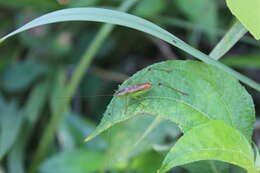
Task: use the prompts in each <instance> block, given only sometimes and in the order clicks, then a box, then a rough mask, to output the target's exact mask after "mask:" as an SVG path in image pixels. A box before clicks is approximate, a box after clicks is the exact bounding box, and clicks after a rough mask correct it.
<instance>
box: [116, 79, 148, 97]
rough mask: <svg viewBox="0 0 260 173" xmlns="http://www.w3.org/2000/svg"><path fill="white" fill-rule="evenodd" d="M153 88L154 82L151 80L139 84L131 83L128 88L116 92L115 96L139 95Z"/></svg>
mask: <svg viewBox="0 0 260 173" xmlns="http://www.w3.org/2000/svg"><path fill="white" fill-rule="evenodd" d="M151 88H152V84H151V83H149V82H146V83H142V84H139V85H130V86H128V87H126V88H123V89H121V90H118V91H116V92H115V96H117V97H127V96H130V95H132V96H139V95H142V94H143V93H145V92H147V91H148V90H150V89H151Z"/></svg>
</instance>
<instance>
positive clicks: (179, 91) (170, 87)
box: [158, 82, 189, 96]
mask: <svg viewBox="0 0 260 173" xmlns="http://www.w3.org/2000/svg"><path fill="white" fill-rule="evenodd" d="M158 86H164V87H166V88H169V89H171V90H173V91H176V92H178V93H180V94H182V95H184V96H188V95H189V94H187V93H185V92H183V91H181V90H179V89H176V88H175V87H172V86H170V85H168V84H163V83H161V82H159V83H158Z"/></svg>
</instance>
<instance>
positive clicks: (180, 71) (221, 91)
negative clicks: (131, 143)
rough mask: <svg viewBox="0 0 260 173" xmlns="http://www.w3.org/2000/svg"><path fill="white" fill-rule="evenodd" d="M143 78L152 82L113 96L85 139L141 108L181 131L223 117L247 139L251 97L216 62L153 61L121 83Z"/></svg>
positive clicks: (250, 114)
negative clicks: (141, 90)
mask: <svg viewBox="0 0 260 173" xmlns="http://www.w3.org/2000/svg"><path fill="white" fill-rule="evenodd" d="M144 82H150V83H152V85H153V87H152V89H150V91H148V92H147V93H145V94H144V95H143V96H140V97H131V96H129V97H127V98H119V97H116V96H115V97H114V98H113V99H112V101H111V103H110V104H109V105H108V107H107V110H106V112H105V114H104V117H103V119H102V121H101V123H100V124H99V126H98V127H97V129H96V131H95V132H94V133H93V134H92V135H91V136H90V137H89V138H88V139H87V140H89V139H91V138H93V137H95V136H97V135H98V134H100V133H101V132H103V131H104V130H106V129H107V128H109V127H111V126H113V125H114V124H116V123H119V122H122V121H125V120H127V119H130V118H132V117H135V116H141V115H142V114H145V115H146V114H148V115H154V116H160V117H161V118H165V119H169V120H171V121H173V122H175V123H177V124H178V125H179V126H180V127H181V129H182V130H183V132H186V131H188V130H189V129H191V128H193V127H195V126H198V125H200V124H203V123H206V122H208V121H209V120H211V119H217V120H222V121H225V122H226V123H228V124H230V125H231V126H232V127H234V128H235V129H238V130H239V131H240V132H241V133H242V134H244V135H245V136H246V138H247V139H248V140H249V141H250V140H251V135H252V126H253V123H254V121H255V115H254V107H253V101H252V98H251V97H250V95H249V94H248V93H247V92H246V90H245V89H244V88H243V87H242V86H241V85H240V84H239V83H238V81H237V80H235V79H234V78H232V77H231V76H229V75H228V74H226V73H225V72H222V71H220V70H218V69H217V68H215V67H214V66H211V65H206V64H204V63H200V62H194V61H166V62H162V63H157V64H154V65H152V66H150V67H147V68H145V69H144V70H141V71H140V72H138V73H136V74H135V75H134V76H132V77H131V78H130V79H129V80H127V81H126V82H124V83H123V84H122V85H121V86H120V87H119V89H122V88H125V87H127V86H130V85H134V84H140V83H144ZM176 89H177V90H180V91H181V92H185V93H186V94H184V93H180V92H177V91H176Z"/></svg>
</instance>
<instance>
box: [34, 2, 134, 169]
mask: <svg viewBox="0 0 260 173" xmlns="http://www.w3.org/2000/svg"><path fill="white" fill-rule="evenodd" d="M136 2H137V0H127V1H125V2H124V3H123V4H122V5H121V6H120V7H119V10H121V11H126V10H128V9H130V8H131V7H132V6H133V5H134V4H135V3H136ZM113 28H114V25H111V24H104V25H103V26H102V28H101V29H100V30H99V32H98V34H97V35H96V37H95V38H94V40H93V41H92V43H91V44H90V46H89V48H88V49H87V50H86V51H85V53H84V55H83V56H82V58H81V61H80V62H79V64H78V66H77V68H76V70H75V72H74V73H73V76H72V79H71V81H70V82H69V84H68V87H67V88H66V92H65V97H66V98H68V99H66V100H65V102H63V103H61V104H60V105H59V108H58V111H56V112H55V113H54V114H53V115H52V117H51V119H50V122H49V123H48V125H47V127H46V130H45V131H44V133H43V136H42V138H41V139H40V143H39V147H38V148H37V151H36V154H35V156H34V158H33V159H32V164H31V166H30V169H29V172H30V173H35V172H36V170H37V167H38V166H39V164H40V162H41V161H42V160H43V158H44V157H45V155H46V154H47V151H48V148H49V146H50V144H51V143H52V141H53V139H54V136H55V131H56V129H57V127H58V126H59V122H60V121H61V120H62V118H63V117H64V115H65V113H66V111H67V110H68V109H69V103H70V100H71V97H72V96H73V95H74V93H75V91H76V89H77V88H78V86H79V84H80V81H81V79H82V78H83V76H84V74H85V72H86V71H87V69H88V67H89V65H90V63H91V62H92V60H93V58H94V57H95V55H96V53H97V52H98V50H99V48H100V47H101V45H102V43H103V42H104V41H105V39H106V38H107V37H108V35H109V34H110V33H111V31H112V30H113Z"/></svg>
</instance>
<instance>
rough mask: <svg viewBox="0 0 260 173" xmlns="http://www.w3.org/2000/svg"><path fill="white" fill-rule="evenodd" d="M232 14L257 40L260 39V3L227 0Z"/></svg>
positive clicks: (255, 0)
mask: <svg viewBox="0 0 260 173" xmlns="http://www.w3.org/2000/svg"><path fill="white" fill-rule="evenodd" d="M226 1H227V5H228V7H229V9H230V10H231V12H232V13H233V14H234V15H235V16H236V17H237V18H238V20H239V21H240V22H241V23H242V24H243V25H244V26H245V27H246V28H247V29H248V30H249V32H250V33H251V34H252V35H253V36H254V37H255V38H256V39H257V40H259V39H260V1H259V0H250V1H245V0H226Z"/></svg>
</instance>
